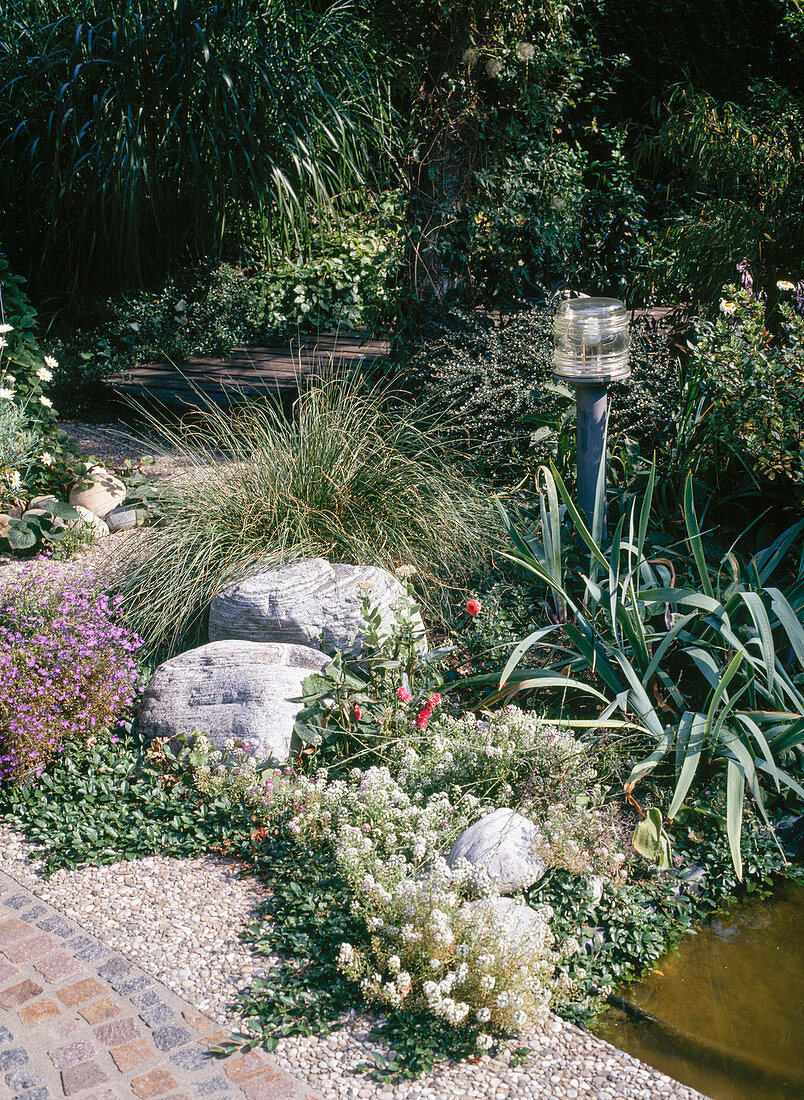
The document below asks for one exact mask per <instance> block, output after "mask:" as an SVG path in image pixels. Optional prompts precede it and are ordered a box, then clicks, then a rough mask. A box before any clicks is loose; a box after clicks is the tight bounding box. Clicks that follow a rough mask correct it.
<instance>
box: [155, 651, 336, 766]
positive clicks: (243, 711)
mask: <svg viewBox="0 0 804 1100" xmlns="http://www.w3.org/2000/svg"><path fill="white" fill-rule="evenodd" d="M328 664H329V658H328V657H327V656H326V655H325V654H324V653H321V652H319V651H318V650H316V649H309V648H307V647H306V646H298V645H284V644H282V643H279V642H270V643H264V642H243V641H227V642H210V643H209V644H208V645H202V646H200V647H199V648H198V649H191V650H189V651H188V652H187V653H182V654H180V655H179V656H178V657H173V658H171V660H169V661H165V662H164V664H161V665H160V666H159V667H158V668H157V670H156V672H154V674H153V676H152V677H151V679H150V681H149V683H148V686H147V688H146V689H145V693H144V694H143V697H142V702H141V703H140V711H139V728H140V730H141V731H142V732H143V733H144V735H145V736H146V737H150V738H153V737H176V736H178V735H179V734H191V733H193V732H197V733H200V732H203V733H206V734H208V735H209V739H210V740H211V741H212V743H213V744H215V745H217V746H218V748H224V747H225V742H226V741H227V740H228V739H229V738H236V739H238V740H241V741H244V742H246V743H248V744H249V745H250V746H251V751H252V753H253V755H254V756H256V757H257V758H258V759H260V760H265V759H270V760H273V761H274V762H275V763H277V764H284V763H286V762H287V761H288V759H289V758H290V756H291V751H292V750H293V751H296V749H297V747H300V746H297V744H296V741H295V738H294V733H293V723H294V722H295V720H296V715H297V714H298V712H299V710H300V709H301V704H300V703H292V702H290V700H291V699H297V698H299V697H300V696H301V694H302V684H303V682H304V680H305V679H306V678H307V677H308V676H309V675H310V674H311V673H313V672H321V671H322V670H323V669H324V668H326V666H327V665H328Z"/></svg>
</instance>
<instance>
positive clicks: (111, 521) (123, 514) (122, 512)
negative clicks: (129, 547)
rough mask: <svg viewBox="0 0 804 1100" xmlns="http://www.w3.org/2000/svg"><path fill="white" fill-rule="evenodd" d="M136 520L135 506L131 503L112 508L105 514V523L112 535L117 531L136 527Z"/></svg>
mask: <svg viewBox="0 0 804 1100" xmlns="http://www.w3.org/2000/svg"><path fill="white" fill-rule="evenodd" d="M138 522H139V521H138V520H137V508H136V506H135V505H133V504H129V505H120V506H119V507H118V508H112V510H111V512H109V514H108V515H107V516H106V524H107V526H108V528H109V530H110V531H111V532H112V534H113V535H114V534H116V533H117V532H118V531H128V530H129V529H130V528H131V527H136V526H137V523H138Z"/></svg>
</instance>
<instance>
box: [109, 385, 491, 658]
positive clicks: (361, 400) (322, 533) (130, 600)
mask: <svg viewBox="0 0 804 1100" xmlns="http://www.w3.org/2000/svg"><path fill="white" fill-rule="evenodd" d="M392 396H393V395H392V394H391V393H390V392H389V391H388V390H382V389H380V390H376V389H375V390H373V391H369V390H367V389H365V388H364V386H363V383H362V381H361V380H360V378H359V377H357V376H350V377H341V378H335V379H328V380H321V379H317V380H315V381H313V382H312V383H310V385H309V387H308V388H307V389H305V391H304V392H303V393H302V394H301V395H300V396H299V398H298V399H297V401H296V402H295V404H294V406H293V409H292V411H291V414H290V415H289V416H286V415H285V414H284V413H283V411H282V409H281V406H280V405H279V403H278V402H275V401H272V400H270V399H262V400H259V401H256V402H251V403H247V404H243V405H241V406H238V407H237V408H235V409H233V410H226V411H222V410H220V409H217V408H215V407H211V406H207V407H205V408H204V410H203V413H202V415H201V417H200V419H199V420H198V421H197V422H196V423H194V424H192V425H190V426H183V427H178V428H170V427H168V428H166V427H164V426H162V425H157V424H156V423H155V422H154V421H152V422H151V428H156V427H159V430H160V437H161V442H162V444H163V446H164V447H165V449H166V450H169V451H170V452H171V454H172V455H173V457H174V458H177V459H178V461H179V462H180V463H181V464H182V465H185V466H186V467H187V473H186V474H183V475H182V476H181V477H180V478H177V479H176V481H175V482H174V485H173V487H172V489H171V491H170V493H169V494H168V495H167V496H166V498H165V499H164V503H163V518H162V520H161V522H160V523H159V524H158V525H157V526H154V527H152V528H148V529H146V530H145V532H144V535H143V539H142V541H138V544H137V545H136V546H135V547H134V549H133V551H132V555H131V557H130V559H129V561H128V562H127V563H126V568H125V575H126V579H125V581H124V582H123V588H122V591H123V595H124V597H125V607H126V609H127V610H126V615H127V618H128V621H129V623H130V624H131V625H132V626H134V627H135V629H136V630H137V631H138V633H139V634H140V635H141V636H142V637H143V638H144V639H145V641H146V644H147V646H148V648H149V649H150V651H151V652H154V651H156V650H160V651H162V652H167V653H175V652H177V651H178V650H179V649H180V648H181V647H182V646H186V645H187V644H193V643H194V642H196V641H198V640H199V639H200V638H201V637H202V636H203V632H204V629H205V618H206V613H207V610H208V607H209V603H210V600H211V599H212V597H213V596H214V595H215V594H216V593H217V592H219V591H220V590H221V589H222V588H223V587H224V586H225V585H226V584H227V583H229V582H232V581H234V580H236V579H239V578H241V577H243V576H245V575H246V574H248V573H249V572H251V571H254V570H255V569H257V568H259V567H267V566H270V565H273V564H276V563H278V562H283V561H289V560H293V559H297V558H302V557H325V558H328V559H329V560H331V561H340V562H346V563H351V564H367V565H378V566H381V567H383V568H385V569H389V570H392V571H393V570H395V569H397V568H398V567H400V566H408V567H413V568H414V569H415V570H416V571H417V573H418V576H419V578H420V579H421V581H422V583H423V585H424V586H425V587H427V588H428V589H429V590H431V591H432V592H433V593H434V596H433V597H432V598H434V599H435V600H436V601H438V600H443V599H444V598H446V596H447V594H448V592H449V590H450V589H459V590H460V589H461V588H462V586H463V585H464V584H465V583H466V582H467V580H468V577H469V575H470V574H471V572H472V571H473V570H475V569H476V568H477V567H478V565H479V564H480V563H481V562H482V561H483V559H484V558H485V557H486V555H487V554H488V552H489V549H490V547H491V545H492V543H493V541H494V540H495V538H496V537H497V532H498V527H497V521H496V520H495V519H493V517H492V510H491V508H490V506H489V505H490V498H489V495H488V493H487V492H486V491H485V490H483V489H482V488H481V487H480V486H479V485H477V484H476V483H475V482H474V481H472V480H471V479H470V478H469V477H467V476H466V475H465V474H464V473H462V472H461V469H460V466H459V462H458V456H457V455H455V454H454V453H452V452H451V451H449V450H448V449H447V447H446V446H445V445H444V444H443V443H441V442H439V441H438V440H437V439H436V438H435V436H434V435H433V434H431V433H430V432H429V430H428V424H427V423H426V422H423V421H422V418H421V416H420V415H419V414H417V413H416V411H415V410H414V409H411V408H405V407H401V406H399V405H398V404H397V405H396V406H395V408H394V409H392V408H391V406H390V402H391V399H392Z"/></svg>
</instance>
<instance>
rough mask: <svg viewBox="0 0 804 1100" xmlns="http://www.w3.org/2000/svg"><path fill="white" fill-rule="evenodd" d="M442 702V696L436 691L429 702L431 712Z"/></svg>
mask: <svg viewBox="0 0 804 1100" xmlns="http://www.w3.org/2000/svg"><path fill="white" fill-rule="evenodd" d="M440 702H441V696H440V695H439V694H438V692H437V691H436V692H434V693H433V694H432V695H431V696H430V698H429V699H428V700H427V706H428V707H429V708H430V710H434V709H435V708H436V707H437V706H438V704H439V703H440Z"/></svg>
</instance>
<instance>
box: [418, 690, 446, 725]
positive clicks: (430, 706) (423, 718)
mask: <svg viewBox="0 0 804 1100" xmlns="http://www.w3.org/2000/svg"><path fill="white" fill-rule="evenodd" d="M440 702H441V696H440V695H439V694H438V692H434V693H433V694H432V695H431V696H430V698H429V699H428V700H427V702H426V703H425V704H424V706H423V707H422V709H421V710H420V711H419V714H418V717H417V718H416V728H417V729H420V730H423V729H427V723H428V722H429V721H430V718H431V716H432V713H433V711H434V710H435V708H436V707H437V706H438V704H439V703H440Z"/></svg>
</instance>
